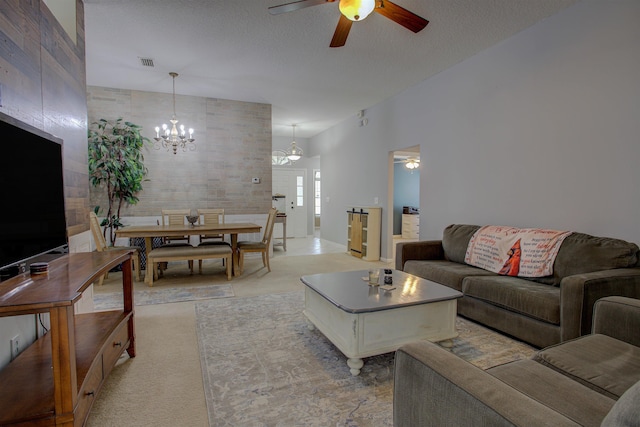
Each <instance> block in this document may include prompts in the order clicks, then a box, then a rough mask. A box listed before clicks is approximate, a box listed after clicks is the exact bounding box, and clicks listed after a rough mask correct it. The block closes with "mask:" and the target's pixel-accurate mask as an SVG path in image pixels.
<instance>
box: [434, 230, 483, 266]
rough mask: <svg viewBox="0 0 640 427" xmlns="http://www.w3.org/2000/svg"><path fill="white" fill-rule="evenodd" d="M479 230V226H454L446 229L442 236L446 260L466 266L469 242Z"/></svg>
mask: <svg viewBox="0 0 640 427" xmlns="http://www.w3.org/2000/svg"><path fill="white" fill-rule="evenodd" d="M479 228H480V226H479V225H464V224H452V225H450V226H448V227H447V228H445V229H444V232H443V234H442V247H443V248H444V256H445V258H446V259H448V260H449V261H453V262H458V263H460V264H464V257H465V255H466V253H467V246H469V240H471V237H472V236H473V234H474V233H475V232H476V231H478V229H479Z"/></svg>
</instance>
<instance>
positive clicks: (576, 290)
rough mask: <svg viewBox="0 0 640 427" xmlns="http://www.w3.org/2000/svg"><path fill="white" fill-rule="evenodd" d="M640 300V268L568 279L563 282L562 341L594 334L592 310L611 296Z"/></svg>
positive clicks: (561, 308)
mask: <svg viewBox="0 0 640 427" xmlns="http://www.w3.org/2000/svg"><path fill="white" fill-rule="evenodd" d="M613 295H617V296H623V297H629V298H636V299H640V268H616V269H613V270H602V271H594V272H592V273H586V274H576V275H573V276H567V277H565V278H563V279H562V281H561V282H560V327H561V330H560V339H561V340H562V341H567V340H570V339H573V338H577V337H579V336H582V335H587V334H589V333H591V326H592V323H593V307H594V304H595V303H596V301H597V300H599V299H600V298H603V297H608V296H613Z"/></svg>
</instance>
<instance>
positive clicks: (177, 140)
mask: <svg viewBox="0 0 640 427" xmlns="http://www.w3.org/2000/svg"><path fill="white" fill-rule="evenodd" d="M169 75H170V76H171V77H172V78H173V116H172V117H171V120H169V122H171V129H169V126H167V125H166V123H163V124H162V133H160V127H159V126H156V137H155V138H153V139H155V141H156V142H155V144H154V147H155V148H156V150H159V149H160V148H165V149H166V150H167V151H171V150H173V154H176V153H177V152H178V147H179V148H181V149H182V151H187V148H188V149H189V150H190V151H194V150H195V149H196V144H194V141H195V140H194V139H193V128H190V129H189V136H188V137H187V133H186V131H185V130H184V125H180V131H178V128H177V126H176V125H177V124H178V119H177V117H176V77H178V73H174V72H171V73H169Z"/></svg>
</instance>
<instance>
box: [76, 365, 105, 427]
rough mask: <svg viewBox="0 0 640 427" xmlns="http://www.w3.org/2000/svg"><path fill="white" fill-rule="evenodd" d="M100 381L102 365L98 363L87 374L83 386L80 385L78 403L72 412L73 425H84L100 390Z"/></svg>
mask: <svg viewBox="0 0 640 427" xmlns="http://www.w3.org/2000/svg"><path fill="white" fill-rule="evenodd" d="M98 361H99V359H98ZM102 379H103V376H102V363H100V362H98V363H96V364H95V366H94V367H93V369H92V370H91V372H89V373H88V374H87V377H86V378H85V380H84V384H82V389H80V392H79V393H78V403H77V404H76V410H75V411H74V412H75V418H74V425H76V426H82V425H83V424H84V421H85V419H86V417H87V415H89V409H91V405H93V401H94V399H95V398H96V396H97V394H98V391H99V390H100V386H101V385H102Z"/></svg>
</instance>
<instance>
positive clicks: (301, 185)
mask: <svg viewBox="0 0 640 427" xmlns="http://www.w3.org/2000/svg"><path fill="white" fill-rule="evenodd" d="M306 175H307V171H306V169H288V168H287V169H284V168H277V169H273V174H272V180H273V183H272V191H273V194H274V195H275V194H284V195H285V199H284V205H285V207H286V208H285V209H286V213H287V237H306V236H307V203H306V194H305V190H306V188H305V182H306ZM279 227H281V224H276V227H275V228H274V231H273V235H274V236H280V235H282V232H281V230H280V229H279Z"/></svg>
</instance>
